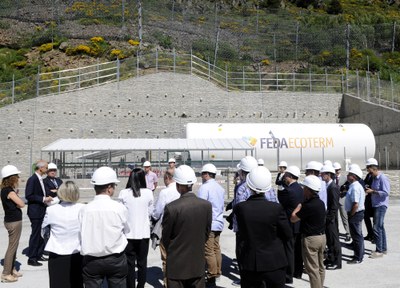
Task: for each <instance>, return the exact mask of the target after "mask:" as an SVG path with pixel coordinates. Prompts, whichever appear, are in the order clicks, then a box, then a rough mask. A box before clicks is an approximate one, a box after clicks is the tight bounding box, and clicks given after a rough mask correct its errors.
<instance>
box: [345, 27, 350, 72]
mask: <svg viewBox="0 0 400 288" xmlns="http://www.w3.org/2000/svg"><path fill="white" fill-rule="evenodd" d="M346 69H347V70H349V69H350V24H347V28H346Z"/></svg>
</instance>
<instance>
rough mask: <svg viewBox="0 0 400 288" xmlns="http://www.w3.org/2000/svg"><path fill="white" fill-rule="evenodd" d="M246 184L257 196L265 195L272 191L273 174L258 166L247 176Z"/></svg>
mask: <svg viewBox="0 0 400 288" xmlns="http://www.w3.org/2000/svg"><path fill="white" fill-rule="evenodd" d="M246 184H247V186H249V188H250V189H251V190H253V191H255V192H256V193H257V194H258V193H265V192H267V191H268V190H269V189H271V172H269V170H268V169H267V168H265V167H264V166H258V167H256V168H254V169H252V170H251V171H250V173H249V174H247V176H246Z"/></svg>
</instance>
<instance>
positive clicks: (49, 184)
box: [43, 177, 63, 197]
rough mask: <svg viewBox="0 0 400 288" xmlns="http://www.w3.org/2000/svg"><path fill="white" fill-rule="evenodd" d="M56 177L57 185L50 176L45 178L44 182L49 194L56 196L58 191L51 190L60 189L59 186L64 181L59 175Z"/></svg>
mask: <svg viewBox="0 0 400 288" xmlns="http://www.w3.org/2000/svg"><path fill="white" fill-rule="evenodd" d="M54 179H55V180H56V183H57V186H56V185H54V183H53V181H52V180H51V179H50V178H49V177H46V178H44V179H43V184H44V188H45V189H46V195H47V196H51V197H56V196H57V193H55V192H51V190H58V188H59V187H60V186H61V184H62V183H63V181H62V180H61V179H60V178H58V177H55V178H54Z"/></svg>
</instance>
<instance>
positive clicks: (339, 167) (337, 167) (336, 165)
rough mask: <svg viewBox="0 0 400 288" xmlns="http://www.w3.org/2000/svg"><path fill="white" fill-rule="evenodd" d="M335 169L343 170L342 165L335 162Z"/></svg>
mask: <svg viewBox="0 0 400 288" xmlns="http://www.w3.org/2000/svg"><path fill="white" fill-rule="evenodd" d="M333 168H335V170H339V169H342V165H340V163H339V162H335V163H333Z"/></svg>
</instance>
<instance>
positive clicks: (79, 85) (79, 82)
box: [78, 67, 81, 89]
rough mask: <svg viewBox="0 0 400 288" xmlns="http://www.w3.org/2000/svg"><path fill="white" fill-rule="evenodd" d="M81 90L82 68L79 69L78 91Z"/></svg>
mask: <svg viewBox="0 0 400 288" xmlns="http://www.w3.org/2000/svg"><path fill="white" fill-rule="evenodd" d="M80 88H81V67H78V89H80Z"/></svg>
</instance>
